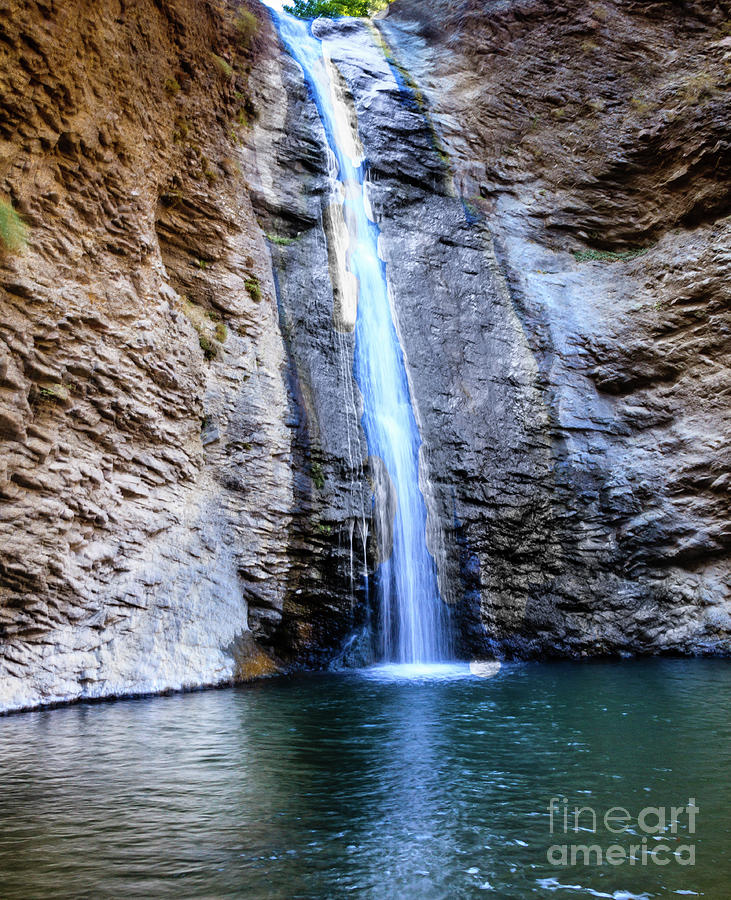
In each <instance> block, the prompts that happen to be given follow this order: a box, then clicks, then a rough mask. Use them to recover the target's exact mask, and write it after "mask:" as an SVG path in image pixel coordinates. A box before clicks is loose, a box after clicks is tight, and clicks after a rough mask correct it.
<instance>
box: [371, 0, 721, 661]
mask: <svg viewBox="0 0 731 900" xmlns="http://www.w3.org/2000/svg"><path fill="white" fill-rule="evenodd" d="M379 27H380V29H381V32H382V34H383V36H384V37H385V39H386V42H387V43H388V45H389V46H390V48H391V51H392V53H393V57H394V61H395V63H396V64H397V65H398V66H400V67H402V69H403V71H404V72H405V73H406V77H407V78H411V79H413V82H415V83H416V84H417V85H418V91H416V92H415V99H416V100H417V107H418V108H419V111H420V112H421V113H425V114H427V115H428V118H429V120H430V121H431V123H432V124H433V127H434V132H435V137H436V138H438V140H439V142H440V144H441V148H442V149H443V150H444V151H446V154H447V155H448V160H449V168H450V175H451V177H452V184H453V188H454V191H455V193H457V195H458V196H460V197H461V198H462V199H463V200H464V202H465V209H466V216H465V218H464V219H463V221H462V223H460V224H457V223H453V224H451V225H449V226H448V227H447V228H446V230H445V220H444V218H441V219H440V218H439V216H438V215H432V216H431V218H430V217H429V215H428V214H426V213H425V204H424V201H423V200H422V198H421V196H420V195H419V191H418V189H415V188H414V187H413V185H414V184H418V185H420V186H422V189H423V186H424V185H426V184H428V183H429V179H430V177H431V173H432V171H433V166H434V163H433V159H434V157H433V155H432V157H431V161H429V160H427V158H426V156H427V154H426V151H425V150H423V149H422V148H423V137H422V134H423V129H421V132H422V134H420V133H419V128H418V127H417V126H416V124H415V123H416V118H415V117H411V119H409V118H407V117H406V116H402V117H400V118H399V119H396V121H395V123H394V121H393V117H391V116H389V115H388V114H384V115H382V116H381V117H380V121H379V122H376V121H374V122H373V125H372V127H370V128H369V127H368V124H367V122H368V120H369V118H374V117H377V116H378V109H377V107H376V105H375V104H372V103H370V102H366V100H365V99H363V100H362V101H361V104H360V107H359V108H358V111H359V115H361V116H362V118H363V120H365V127H366V128H367V129H368V132H369V134H370V135H371V142H370V149H369V152H370V153H371V154H372V155H373V158H374V160H375V166H376V168H378V169H379V170H383V171H384V173H386V175H387V177H391V178H393V177H394V176H395V177H396V179H397V180H398V179H399V177H400V180H401V182H402V183H403V182H406V184H407V186H406V187H404V188H403V189H402V190H400V191H399V190H398V188H393V189H390V190H388V192H384V193H382V201H381V209H382V215H384V216H385V217H386V218H387V219H389V220H393V222H394V228H395V230H396V231H397V232H398V235H399V237H395V238H394V240H393V241H392V242H391V243H390V247H391V248H392V249H391V251H390V253H391V256H390V261H391V265H390V273H391V277H392V278H393V279H394V284H395V290H394V294H395V296H396V297H397V298H398V300H399V302H400V303H402V304H403V306H402V312H401V327H402V330H403V333H404V341H405V345H406V349H407V353H408V355H409V359H410V361H411V364H412V367H413V381H414V389H415V392H416V393H417V395H419V406H420V409H421V411H422V414H423V416H424V432H425V435H424V436H425V439H426V441H427V443H428V444H429V445H430V446H431V447H432V448H434V454H433V457H434V458H433V461H432V471H433V473H434V475H435V478H436V479H437V481H438V483H439V488H440V493H441V497H442V504H443V508H444V517H445V521H450V519H449V518H447V510H448V509H449V512H450V513H451V522H452V524H453V532H452V543H453V547H454V549H453V555H454V557H455V558H460V555H461V561H462V570H463V579H462V586H463V589H465V590H467V591H468V592H471V594H472V597H473V600H474V605H475V607H477V606H479V617H478V619H477V622H476V624H477V628H475V629H473V630H472V632H471V633H472V634H473V636H474V638H475V639H476V641H477V643H478V645H479V640H480V637H479V635H480V632H481V626H483V625H484V626H485V630H484V631H483V632H482V634H483V638H484V639H485V640H486V643H487V645H490V644H492V646H494V647H497V648H498V649H499V650H500V651H502V652H508V653H510V652H514V653H518V654H521V655H522V654H526V653H528V654H536V653H538V654H539V653H546V652H551V653H560V654H564V653H570V654H597V653H605V652H609V653H615V652H622V651H627V652H661V651H666V650H667V651H673V652H727V651H728V647H729V644H728V635H729V621H730V620H729V584H730V583H731V578H730V575H731V568H730V566H729V540H730V532H729V522H728V518H729V516H728V514H729V488H730V484H731V476H730V475H729V459H730V456H731V455H730V453H729V443H730V439H731V419H730V414H729V395H728V384H729V365H730V363H731V316H730V313H729V291H728V284H727V279H726V273H727V271H728V264H729V259H730V258H729V246H731V242H730V240H729V238H730V234H731V229H730V226H729V218H728V212H729V194H728V184H729V180H728V175H729V140H728V122H729V92H728V81H729V59H730V58H731V46H730V44H731V41H730V40H729V38H728V36H727V35H728V34H729V12H728V5H727V4H723V3H721V4H712V3H711V4H706V3H695V4H693V3H686V4H683V5H682V6H681V5H679V4H676V3H651V4H642V3H633V4H626V3H613V2H597V3H594V4H584V3H560V4H556V3H548V2H538V0H536V2H533V0H529V2H514V3H510V2H508V3H502V2H495V3H487V4H485V3H473V2H469V0H467V2H452V3H447V2H436V3H430V4H423V3H418V2H416V0H397V2H396V3H395V4H394V5H393V6H392V7H391V9H390V11H389V15H388V17H387V18H386V19H385V20H384V21H383V22H381V23H379ZM360 80H361V82H363V81H364V79H363V78H362V77H361V79H360ZM356 93H357V91H356ZM361 94H362V95H363V97H364V98H365V97H366V96H367V87H364V88H363V90H362V91H361ZM374 107H375V111H374ZM389 127H390V128H391V129H392V131H391V133H389V131H388V129H389ZM384 129H385V131H384ZM379 135H380V137H379ZM415 137H418V140H416V139H415ZM402 143H403V144H404V146H405V147H407V148H408V150H407V151H406V152H405V153H404V154H403V156H402V157H401V158H400V159H399V160H398V161H394V160H393V159H392V155H393V152H394V151H393V148H394V146H397V145H399V146H400V145H401V144H402ZM409 151H410V152H409ZM379 190H380V185H379ZM412 198H415V199H414V200H412ZM431 202H432V204H433V201H431ZM427 205H428V202H427ZM398 207H401V209H397V210H396V211H395V212H394V208H398ZM467 222H470V223H471V224H470V225H469V226H468V225H467V224H466V223H467ZM414 231H416V233H417V234H418V237H414ZM476 245H479V246H480V247H482V248H483V250H484V252H485V253H487V254H488V256H492V257H493V260H494V266H493V275H492V276H491V277H485V276H484V274H483V271H484V269H483V270H481V269H480V268H479V266H477V265H474V266H472V267H471V268H470V267H465V266H464V265H461V266H460V265H455V256H456V255H458V254H459V253H460V252H464V251H461V250H460V248H463V247H465V246H476ZM455 247H456V248H457V249H456V250H455ZM440 251H441V252H440ZM470 278H473V279H475V281H474V282H473V284H474V287H473V288H472V289H468V287H467V286H468V284H469V283H470ZM426 285H429V287H427V286H426ZM450 504H451V507H450ZM472 620H473V621H475V620H474V616H473V619H472Z"/></svg>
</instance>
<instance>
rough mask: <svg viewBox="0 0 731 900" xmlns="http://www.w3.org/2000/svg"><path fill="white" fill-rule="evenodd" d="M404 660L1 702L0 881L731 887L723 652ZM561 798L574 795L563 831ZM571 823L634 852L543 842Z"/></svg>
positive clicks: (389, 894)
mask: <svg viewBox="0 0 731 900" xmlns="http://www.w3.org/2000/svg"><path fill="white" fill-rule="evenodd" d="M408 675H409V677H403V672H402V671H399V669H398V668H394V667H383V668H381V669H378V670H375V671H373V670H372V671H368V672H364V673H349V674H339V675H321V676H309V677H303V678H296V679H291V680H272V681H268V682H261V683H258V684H255V685H251V686H246V687H242V688H234V689H226V690H220V691H209V692H203V693H194V694H186V695H178V696H170V697H158V698H151V699H144V700H128V701H122V702H117V703H108V704H93V705H77V706H72V707H68V708H62V709H56V710H49V711H42V712H35V713H28V714H24V715H18V716H10V717H7V718H4V719H0V786H1V788H2V790H1V791H0V896H2V897H3V898H4V900H11V898H19V897H34V898H35V897H45V896H54V897H115V898H118V897H147V898H151V897H176V898H177V897H206V898H222V897H247V898H248V897H251V898H259V897H262V898H264V897H272V898H294V897H311V898H339V897H348V896H353V897H373V898H398V900H400V898H437V897H444V898H459V897H484V896H488V897H489V896H491V895H492V896H496V897H500V898H513V897H515V898H525V897H530V896H538V897H556V898H561V897H567V898H568V897H573V898H577V897H581V896H591V897H615V898H625V897H633V896H635V897H644V896H647V897H666V896H674V895H681V896H705V897H710V898H714V900H715V898H725V897H727V896H729V895H730V894H731V890H730V887H731V865H730V863H729V853H728V850H729V809H730V808H731V789H730V787H729V785H730V781H731V780H730V779H729V768H728V763H729V745H730V742H729V737H730V734H729V732H730V731H731V729H730V727H729V725H730V720H731V712H730V711H731V667H729V665H728V664H727V663H725V662H722V661H704V660H689V661H683V660H666V661H648V662H624V663H592V664H569V663H560V664H530V665H515V666H506V667H503V669H501V670H500V672H499V673H498V674H497V675H495V676H494V677H491V678H479V677H475V676H474V675H472V673H471V672H470V670H469V668H468V667H466V666H458V667H440V668H439V669H438V670H437V671H436V672H430V671H429V670H428V669H426V670H420V671H413V670H412V671H410V672H409V673H408ZM551 798H556V799H555V800H554V803H553V810H554V812H553V826H554V833H553V834H551V833H550V824H551V819H550V817H549V812H548V807H549V804H550V802H551ZM563 798H565V801H564V799H563ZM690 798H693V799H694V801H695V806H697V811H696V812H694V813H693V815H694V818H695V827H694V828H693V827H692V824H691V817H690V815H689V814H688V813H687V812H686V811H685V808H686V807H687V805H688V801H689V799H690ZM673 806H675V807H678V808H681V807H682V808H683V811H682V812H679V813H678V814H677V815H676V823H677V824H676V826H675V833H673V831H672V829H671V827H670V817H671V807H673ZM574 807H586V808H588V809H585V810H584V811H583V812H582V813H581V815H580V817H579V831H578V832H576V833H574V830H573V828H574V825H575V822H574V818H573V812H572V811H573V809H574ZM612 807H623V808H624V810H625V811H626V812H627V813H628V814H629V816H630V819H631V821H629V822H627V821H626V820H625V819H624V818H622V813H617V811H616V810H615V811H614V812H613V813H612V815H613V816H615V817H617V816H618V817H619V818H612V819H610V820H609V825H610V826H611V827H612V828H614V829H615V832H616V830H617V829H618V828H622V827H624V828H626V829H628V830H624V831H622V832H621V833H620V834H616V833H614V834H612V833H611V832H609V831H608V830H607V827H605V823H604V821H603V817H604V816H605V814H606V813H607V811H608V810H610V809H611V808H612ZM648 807H655V808H659V810H656V811H655V812H646V813H645V817H644V819H643V822H644V824H645V826H646V827H653V826H655V825H657V824H658V813H659V814H662V811H663V809H664V810H666V813H667V819H668V821H667V822H666V826H667V828H666V831H665V833H663V834H650V833H648V832H647V831H646V830H643V828H642V827H640V824H639V822H638V821H637V819H638V816H639V814H640V813H641V812H642V810H646V809H647V808H648ZM564 809H566V810H567V811H568V813H569V815H568V818H567V822H568V833H567V834H565V833H564V831H565V830H566V829H564V823H563V811H564ZM593 813H596V815H597V830H596V832H594V831H592V828H593V818H592V815H593ZM643 839H644V840H643ZM577 844H586V845H587V846H588V845H592V844H594V845H596V846H598V847H600V848H601V849H602V851H603V852H604V851H605V850H606V848H607V847H609V846H612V845H615V846H616V845H619V846H621V847H622V848H625V852H627V853H629V854H630V855H632V856H633V858H634V861H633V862H630V861H628V860H626V859H625V861H624V862H620V863H615V864H609V863H608V862H607V861H606V859H603V862H602V864H601V865H598V864H597V862H596V852H595V851H593V853H592V862H591V864H590V865H585V864H584V862H583V856H582V855H581V851H579V852H578V854H577V856H576V858H575V862H576V864H575V865H573V866H572V865H570V856H568V855H567V861H568V862H569V864H567V865H564V864H563V858H562V857H561V855H560V854H561V853H562V852H563V851H562V850H561V849H560V848H562V847H563V845H566V847H567V848H570V847H571V846H572V845H577ZM633 845H634V847H635V849H634V850H629V849H628V848H631V847H632V846H633ZM689 847H692V848H693V852H694V855H695V862H694V864H692V865H691V864H687V865H682V864H681V862H683V861H684V862H687V861H688V859H689V858H690V850H689V849H682V848H689ZM551 848H553V851H552V852H553V854H554V856H553V861H552V862H549V861H548V859H547V853H548V852H549V850H550V849H551ZM556 848H559V849H556ZM643 848H644V851H643ZM657 848H660V850H659V853H658V854H657V855H656V856H655V857H653V856H650V855H649V850H652V849H657ZM662 848H665V849H662ZM614 852H615V856H614V858H615V860H616V858H617V856H616V854H617V853H618V851H614ZM643 852H644V854H645V859H644V861H643V858H642V855H643ZM567 854H570V849H567ZM673 854H676V855H673ZM664 862H666V864H660V863H664Z"/></svg>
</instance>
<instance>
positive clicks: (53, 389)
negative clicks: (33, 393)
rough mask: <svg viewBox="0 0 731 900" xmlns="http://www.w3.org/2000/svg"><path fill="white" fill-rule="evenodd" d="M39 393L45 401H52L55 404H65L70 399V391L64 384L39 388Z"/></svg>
mask: <svg viewBox="0 0 731 900" xmlns="http://www.w3.org/2000/svg"><path fill="white" fill-rule="evenodd" d="M38 393H39V394H40V395H41V397H43V399H44V400H50V401H51V402H53V403H65V402H66V401H67V400H68V399H69V390H68V388H67V387H66V385H64V384H52V385H50V386H47V387H42V388H39V390H38Z"/></svg>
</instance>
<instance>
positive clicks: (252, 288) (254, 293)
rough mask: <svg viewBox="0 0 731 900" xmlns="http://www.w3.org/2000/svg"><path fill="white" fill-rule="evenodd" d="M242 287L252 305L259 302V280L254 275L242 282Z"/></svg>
mask: <svg viewBox="0 0 731 900" xmlns="http://www.w3.org/2000/svg"><path fill="white" fill-rule="evenodd" d="M244 287H245V288H246V290H247V291H248V292H249V296H250V297H251V299H252V300H253V301H254V303H258V302H259V301H260V300H261V285H260V284H259V279H258V278H257V277H256V275H252V276H251V277H250V278H247V279H246V281H245V282H244Z"/></svg>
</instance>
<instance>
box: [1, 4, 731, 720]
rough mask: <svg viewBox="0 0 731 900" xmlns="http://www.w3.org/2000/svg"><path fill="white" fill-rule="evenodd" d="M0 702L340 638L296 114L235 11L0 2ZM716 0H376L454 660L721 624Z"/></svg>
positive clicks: (723, 419)
mask: <svg viewBox="0 0 731 900" xmlns="http://www.w3.org/2000/svg"><path fill="white" fill-rule="evenodd" d="M0 17H1V19H2V42H1V43H0V53H1V54H2V59H3V65H2V67H1V68H0V72H1V74H0V83H1V84H2V93H3V97H4V98H5V99H4V109H3V117H2V119H1V120H0V191H1V192H2V196H1V197H0V199H2V200H3V202H6V203H7V202H10V203H12V205H13V207H14V208H15V209H16V210H17V211H18V212H19V213H20V214H21V216H22V217H23V219H24V220H25V221H26V223H27V225H28V228H29V231H28V243H27V246H26V247H25V248H23V249H20V250H15V251H12V252H11V251H9V250H5V251H4V252H2V254H1V255H0V441H1V442H2V455H1V456H0V501H1V502H2V505H1V507H0V709H4V710H7V709H14V708H24V707H28V706H33V705H37V704H39V703H47V702H54V701H59V700H69V699H76V698H80V697H101V696H109V695H115V694H128V693H137V692H144V691H156V690H165V689H168V688H180V687H186V686H195V685H201V684H212V683H219V682H224V681H229V680H233V679H237V678H246V677H252V676H255V675H257V674H263V673H266V672H270V671H274V670H275V669H276V668H277V667H278V666H280V665H281V664H282V663H283V664H284V665H293V664H294V665H321V664H323V663H325V662H327V661H328V660H331V659H332V658H336V659H339V660H342V661H344V662H348V661H359V662H362V661H365V660H366V659H367V653H368V641H367V640H364V641H361V642H358V641H356V640H354V636H357V635H361V636H362V635H363V634H364V633H365V631H366V630H367V629H366V625H367V619H368V613H369V610H368V597H367V592H366V588H367V583H366V581H365V580H364V578H363V573H364V572H367V571H368V568H369V565H370V569H371V570H372V566H373V553H372V551H370V550H369V542H368V535H369V532H370V531H372V529H371V526H370V523H369V521H368V511H369V509H370V478H371V477H373V473H372V472H369V463H368V460H367V450H366V447H365V442H364V439H363V435H362V430H361V428H360V416H361V403H360V398H359V395H358V391H357V387H356V385H355V384H354V381H353V376H352V358H353V343H352V342H353V332H352V327H350V325H349V324H348V323H347V322H345V321H344V318H343V316H342V309H341V305H342V300H343V292H344V286H343V284H342V272H340V271H339V269H338V254H337V252H336V243H337V232H338V221H337V204H334V203H333V193H332V190H333V180H332V173H330V172H329V168H328V160H327V157H326V152H325V148H324V140H323V134H322V126H321V123H320V120H319V117H318V115H317V110H316V109H315V106H314V104H313V102H312V100H311V98H310V96H309V94H308V91H307V89H306V86H305V83H304V80H303V76H302V73H301V71H300V70H299V68H298V66H297V65H296V64H295V63H294V62H293V61H292V60H291V59H290V58H289V57H288V56H287V55H286V53H284V51H283V50H282V48H281V45H280V43H279V41H278V39H277V37H276V35H275V33H274V30H273V27H272V24H271V22H270V20H269V18H268V14H267V13H266V12H265V11H264V10H262V9H261V8H259V7H254V6H252V7H251V9H250V8H248V7H246V6H241V5H240V4H238V3H231V4H224V5H220V4H215V3H212V2H210V3H209V2H195V3H194V2H193V0H167V2H162V3H161V2H152V0H149V2H143V3H138V4H135V5H134V9H132V8H131V7H130V6H129V5H126V4H124V3H119V2H114V0H107V2H104V3H102V4H98V3H97V4H92V3H87V2H82V0H79V2H74V3H68V4H67V3H55V2H52V0H35V2H30V3H23V4H21V3H18V2H12V0H6V2H4V3H2V2H0ZM727 24H728V15H727V13H725V12H723V10H722V8H721V6H720V5H719V6H713V5H712V4H711V5H708V4H697V5H692V4H686V5H685V6H683V7H682V9H681V8H680V7H679V6H678V5H677V4H671V3H654V4H647V5H643V4H620V3H612V2H610V0H605V2H597V3H596V4H593V5H590V6H586V5H585V4H579V3H576V4H573V5H571V4H569V3H565V4H563V5H561V7H560V8H559V7H558V6H557V5H556V4H551V3H548V2H538V0H535V2H515V3H511V2H507V3H505V2H496V3H492V4H484V3H479V4H472V3H470V2H464V3H447V2H440V0H437V2H435V3H430V4H428V5H427V4H423V3H419V2H416V0H396V3H395V4H394V5H393V6H392V7H391V8H390V10H389V14H388V16H387V17H386V18H384V19H382V20H379V21H378V22H377V23H376V26H371V25H366V24H364V23H353V22H348V21H346V22H340V23H325V22H320V23H318V24H317V25H316V26H315V28H316V29H317V31H318V34H319V35H320V36H321V37H323V39H324V40H325V41H326V43H327V46H328V53H329V55H330V57H331V58H332V61H333V64H334V66H335V67H336V70H337V73H338V74H337V76H336V80H337V83H338V85H339V88H338V89H340V90H342V91H344V92H345V94H346V95H347V96H348V98H349V102H350V103H351V105H352V108H353V111H354V115H356V116H357V119H358V126H359V131H360V136H361V139H362V141H363V145H364V148H365V152H366V155H367V158H368V164H369V166H370V171H371V185H370V192H371V200H372V205H373V209H374V213H375V217H376V219H377V220H378V224H379V227H380V229H381V235H382V240H381V246H382V251H383V256H384V260H385V262H386V266H387V275H388V279H389V282H390V285H391V289H392V297H393V308H394V317H395V320H396V324H397V327H398V330H399V333H400V336H401V341H402V346H403V349H404V352H405V356H406V358H407V361H408V368H409V375H410V380H411V389H412V396H413V400H414V405H415V409H416V411H417V417H418V420H419V423H420V427H421V433H422V437H423V440H424V446H423V449H422V459H423V466H422V468H423V478H422V488H423V491H424V493H425V496H426V498H427V502H428V506H429V510H430V520H431V526H432V527H431V528H430V534H431V540H432V546H431V549H432V551H433V552H434V554H435V556H436V557H437V558H438V559H439V563H440V576H441V577H440V584H441V586H442V591H443V594H444V596H445V599H446V600H447V601H448V602H449V603H450V605H451V606H452V608H453V612H454V621H455V624H456V626H457V628H458V631H459V634H460V643H461V649H462V652H463V653H465V654H478V655H484V654H486V653H489V652H490V651H494V652H497V653H498V654H500V655H505V654H507V655H511V654H517V655H538V654H546V653H556V654H571V655H577V654H599V653H607V652H609V653H616V652H661V651H672V652H686V653H696V652H725V651H727V650H728V633H729V610H728V603H729V596H728V585H729V561H728V545H729V526H728V521H727V520H728V493H729V487H730V485H731V475H729V472H728V462H729V433H730V431H731V424H730V423H729V400H728V374H729V355H730V351H729V340H730V337H729V336H730V335H731V322H730V321H729V305H728V288H727V286H726V284H725V280H724V272H725V269H726V267H727V265H728V262H729V224H728V218H727V212H728V193H727V183H728V136H727V130H726V129H725V125H726V124H727V122H728V99H727V97H728V92H726V93H724V90H723V88H724V87H725V86H726V84H727V79H728V54H729V52H731V48H729V47H728V39H727V37H726V34H727V32H728V28H727V27H726V26H727Z"/></svg>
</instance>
